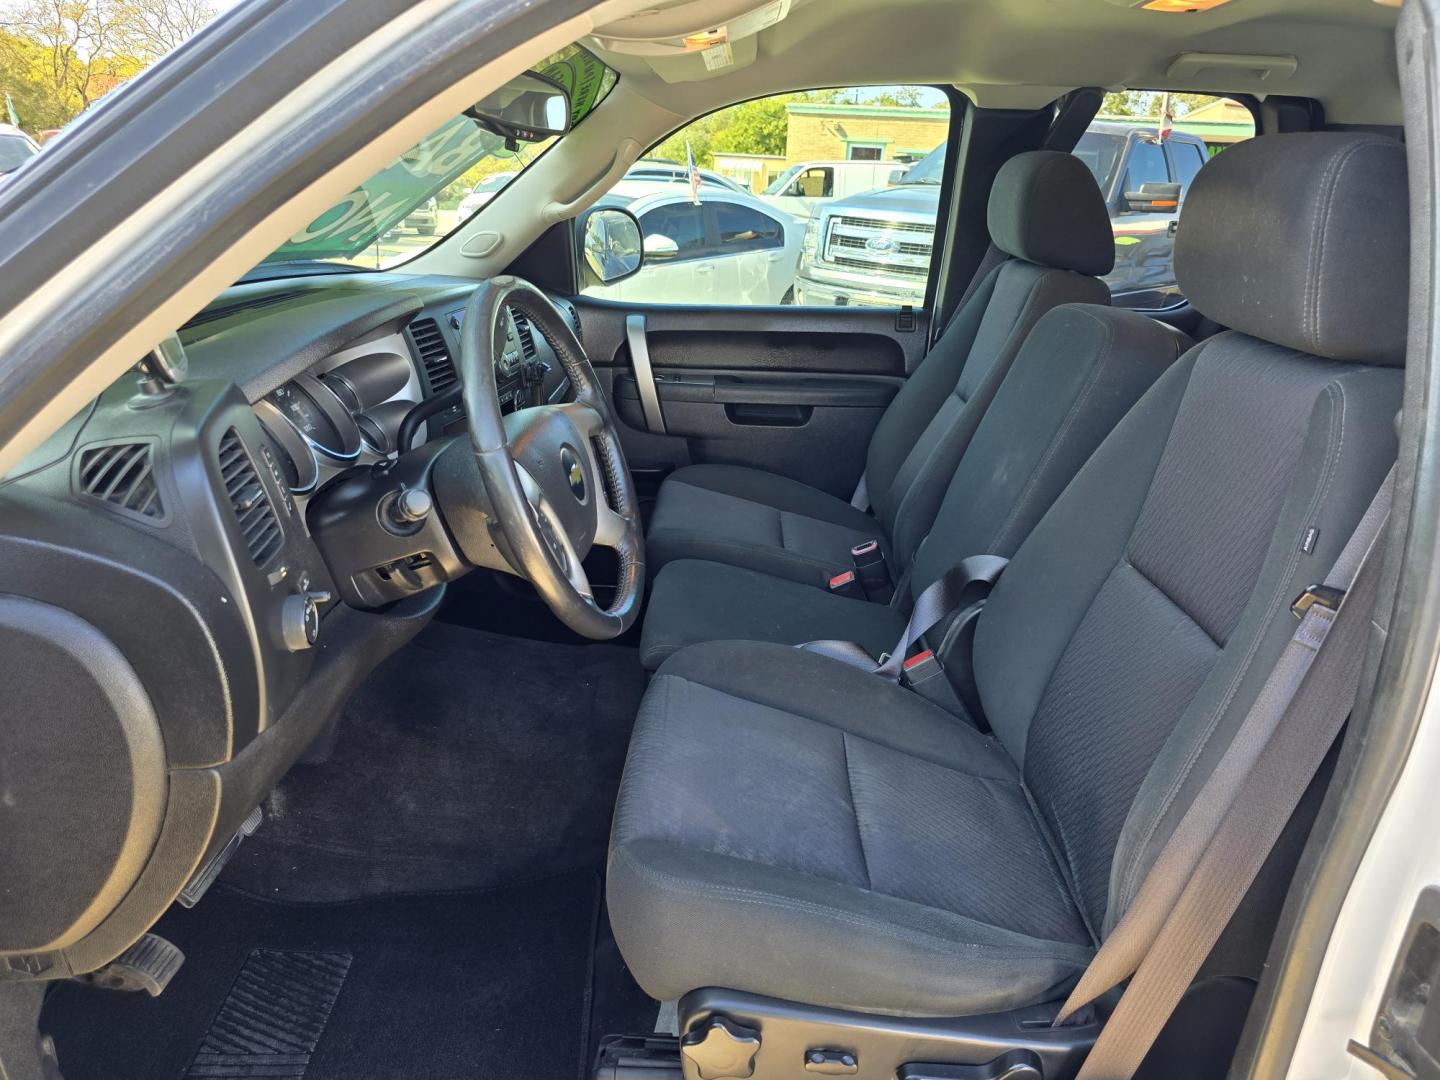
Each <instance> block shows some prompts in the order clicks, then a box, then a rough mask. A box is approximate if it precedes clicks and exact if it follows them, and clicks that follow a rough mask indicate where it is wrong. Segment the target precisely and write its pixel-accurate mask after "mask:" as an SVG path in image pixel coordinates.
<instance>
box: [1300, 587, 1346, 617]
mask: <svg viewBox="0 0 1440 1080" xmlns="http://www.w3.org/2000/svg"><path fill="white" fill-rule="evenodd" d="M1344 599H1345V590H1344V589H1337V588H1336V587H1335V586H1334V585H1310V586H1308V587H1307V588H1306V589H1305V591H1304V592H1302V593H1301V594H1300V595H1299V597H1297V598H1296V600H1295V603H1293V604H1291V605H1290V614H1292V615H1294V616H1295V617H1296V618H1297V619H1303V618H1305V613H1306V612H1308V611H1309V610H1310V609H1311V608H1312V607H1314V606H1315V605H1317V604H1318V605H1320V606H1321V607H1323V608H1329V609H1330V610H1331V611H1339V610H1340V604H1341V602H1342V601H1344Z"/></svg>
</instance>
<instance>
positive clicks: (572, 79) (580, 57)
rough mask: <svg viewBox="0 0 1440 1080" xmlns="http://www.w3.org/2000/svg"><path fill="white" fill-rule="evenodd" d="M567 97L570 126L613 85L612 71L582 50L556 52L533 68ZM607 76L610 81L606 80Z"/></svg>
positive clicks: (587, 111) (592, 106)
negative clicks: (568, 96)
mask: <svg viewBox="0 0 1440 1080" xmlns="http://www.w3.org/2000/svg"><path fill="white" fill-rule="evenodd" d="M536 70H537V71H539V72H540V74H541V75H544V76H545V77H546V78H549V79H554V80H555V81H556V82H557V83H559V84H560V85H561V86H563V87H564V88H565V92H566V93H567V94H569V95H570V123H571V124H572V125H574V124H578V123H579V122H580V121H581V120H583V119H584V118H585V117H586V116H588V115H590V110H591V109H593V108H594V107H595V103H596V102H597V101H599V100H600V99H601V98H602V97H604V96H605V94H606V93H608V92H609V90H610V87H611V86H613V85H614V82H613V76H614V74H615V73H614V72H613V71H611V70H610V69H609V68H608V67H606V66H605V65H604V64H603V63H601V62H600V61H599V60H597V59H596V58H595V57H594V56H592V55H591V54H590V53H588V52H585V51H584V50H583V49H576V50H574V51H573V52H569V53H557V54H556V55H554V56H552V57H551V58H550V59H548V60H546V61H545V63H543V64H541V65H540V66H539V67H538V68H537V69H536ZM607 76H610V78H607Z"/></svg>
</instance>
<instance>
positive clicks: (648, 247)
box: [645, 233, 680, 259]
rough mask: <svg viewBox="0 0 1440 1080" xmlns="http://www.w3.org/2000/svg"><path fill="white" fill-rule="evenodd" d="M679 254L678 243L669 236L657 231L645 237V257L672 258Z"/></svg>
mask: <svg viewBox="0 0 1440 1080" xmlns="http://www.w3.org/2000/svg"><path fill="white" fill-rule="evenodd" d="M679 254H680V245H679V244H677V243H675V241H674V240H671V239H670V237H668V236H661V235H660V234H659V233H651V234H650V235H649V236H647V237H645V257H646V258H647V259H673V258H674V257H675V256H676V255H679Z"/></svg>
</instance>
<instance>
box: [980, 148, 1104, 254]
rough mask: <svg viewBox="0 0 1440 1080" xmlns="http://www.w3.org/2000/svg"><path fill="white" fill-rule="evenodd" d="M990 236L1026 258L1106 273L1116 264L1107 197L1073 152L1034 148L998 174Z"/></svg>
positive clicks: (990, 210)
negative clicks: (1102, 193) (1106, 204)
mask: <svg viewBox="0 0 1440 1080" xmlns="http://www.w3.org/2000/svg"><path fill="white" fill-rule="evenodd" d="M986 218H987V223H988V224H989V226H990V239H991V241H992V242H993V243H994V244H995V246H996V247H997V248H999V249H1000V250H1001V251H1003V252H1005V254H1007V255H1013V256H1015V258H1017V259H1024V260H1025V261H1026V262H1032V263H1039V264H1040V265H1041V266H1051V267H1054V268H1055V269H1057V270H1074V271H1077V272H1078V273H1081V274H1092V275H1094V276H1095V277H1100V276H1102V275H1104V274H1108V273H1109V272H1110V270H1111V268H1112V267H1113V266H1114V265H1115V234H1114V232H1113V231H1112V230H1111V228H1110V215H1109V213H1108V212H1107V211H1106V209H1105V197H1104V196H1103V195H1101V194H1100V187H1099V185H1098V184H1096V183H1095V177H1094V176H1093V175H1092V174H1091V172H1090V170H1089V169H1088V168H1086V166H1085V163H1084V162H1083V161H1081V160H1080V159H1079V158H1077V157H1076V156H1075V155H1073V154H1062V153H1060V152H1058V151H1056V150H1031V151H1029V152H1027V153H1024V154H1016V155H1015V156H1014V157H1013V158H1011V159H1010V160H1009V161H1007V162H1005V164H1004V165H1002V166H1001V167H1000V171H999V172H998V173H996V174H995V184H994V186H993V187H992V188H991V189H990V205H989V208H988V213H987V215H986Z"/></svg>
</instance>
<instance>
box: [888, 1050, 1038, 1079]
mask: <svg viewBox="0 0 1440 1080" xmlns="http://www.w3.org/2000/svg"><path fill="white" fill-rule="evenodd" d="M895 1075H896V1080H1045V1073H1044V1071H1043V1066H1042V1065H1041V1063H1040V1058H1039V1057H1038V1056H1037V1055H1036V1054H1035V1053H1033V1052H1032V1051H1030V1050H1011V1051H1010V1052H1009V1053H1008V1054H1001V1055H1000V1056H999V1057H998V1058H996V1059H995V1060H994V1061H987V1062H986V1063H985V1064H983V1065H919V1064H915V1065H902V1066H901V1067H900V1071H899V1072H898V1073H896V1074H895Z"/></svg>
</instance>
